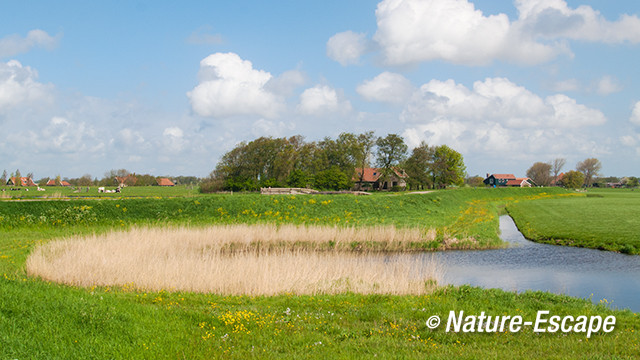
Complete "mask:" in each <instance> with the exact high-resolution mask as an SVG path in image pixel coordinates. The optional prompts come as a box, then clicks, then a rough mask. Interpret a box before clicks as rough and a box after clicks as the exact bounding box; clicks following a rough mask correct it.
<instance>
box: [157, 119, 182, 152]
mask: <svg viewBox="0 0 640 360" xmlns="http://www.w3.org/2000/svg"><path fill="white" fill-rule="evenodd" d="M162 142H163V145H164V148H165V150H167V151H168V152H170V153H175V152H180V151H182V149H183V147H184V144H185V141H184V132H183V131H182V129H180V128H179V127H177V126H174V127H168V128H166V129H164V131H163V132H162ZM161 153H165V152H164V151H161ZM165 155H166V153H165Z"/></svg>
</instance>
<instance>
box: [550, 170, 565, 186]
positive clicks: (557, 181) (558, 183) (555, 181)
mask: <svg viewBox="0 0 640 360" xmlns="http://www.w3.org/2000/svg"><path fill="white" fill-rule="evenodd" d="M562 178H564V173H560V174H558V177H556V178H555V179H553V180H551V186H562Z"/></svg>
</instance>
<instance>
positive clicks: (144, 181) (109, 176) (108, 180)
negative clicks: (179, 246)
mask: <svg viewBox="0 0 640 360" xmlns="http://www.w3.org/2000/svg"><path fill="white" fill-rule="evenodd" d="M22 176H23V175H22V174H21V173H20V169H17V170H16V171H15V172H12V173H11V174H8V173H7V170H4V171H3V172H2V175H0V185H4V184H6V183H7V181H8V180H9V179H10V178H14V177H15V178H20V177H22ZM25 177H27V178H30V179H32V180H33V181H34V182H35V183H36V184H37V185H38V186H45V185H46V184H47V183H48V182H49V181H50V180H54V183H55V185H57V186H59V185H61V184H62V182H63V181H65V182H67V183H69V184H70V185H72V186H79V187H86V186H117V185H118V184H119V183H118V181H117V180H116V177H119V178H125V177H128V180H127V181H125V184H126V185H127V186H151V185H156V184H157V183H156V179H158V178H159V177H158V176H154V175H150V174H136V173H135V172H129V171H128V170H126V169H117V170H116V169H113V170H110V171H108V172H106V173H105V174H104V176H103V177H102V178H100V179H98V178H97V177H96V178H93V177H92V176H91V175H90V174H85V175H83V176H81V177H78V178H67V177H64V178H63V177H61V176H60V175H56V176H55V177H43V178H41V179H38V180H37V181H36V180H35V179H34V178H33V173H31V172H29V173H27V174H26V175H25ZM167 177H168V178H169V179H171V181H173V182H174V183H175V184H182V185H197V184H199V183H200V181H201V180H202V179H200V178H198V177H196V176H167Z"/></svg>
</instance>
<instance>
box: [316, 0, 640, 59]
mask: <svg viewBox="0 0 640 360" xmlns="http://www.w3.org/2000/svg"><path fill="white" fill-rule="evenodd" d="M515 5H516V8H517V10H518V18H517V19H515V20H511V19H509V17H508V16H507V15H506V14H503V13H500V14H496V15H488V16H487V15H484V14H483V13H482V11H481V10H479V9H476V8H475V6H474V4H473V3H472V2H470V1H469V0H383V1H381V2H380V3H379V4H378V7H377V9H376V19H377V26H378V27H377V31H376V33H375V34H374V36H373V40H374V41H375V43H376V47H377V48H378V49H380V51H381V53H382V58H383V61H384V63H386V64H387V65H393V66H402V65H411V64H416V63H420V62H424V61H431V60H444V61H447V62H451V63H455V64H463V65H487V64H490V63H491V62H492V61H495V60H503V61H509V62H513V63H519V64H526V65H534V64H540V63H544V62H547V61H549V60H551V59H554V58H555V57H557V56H558V55H560V54H567V55H569V56H572V53H571V50H570V49H569V45H568V41H569V40H582V41H592V42H604V43H623V42H629V43H634V44H635V43H638V42H640V19H639V18H638V17H637V16H635V15H633V16H630V15H622V16H621V17H620V18H619V19H618V20H617V21H609V20H607V19H605V18H604V17H603V16H602V15H601V14H600V13H599V12H598V11H596V10H594V9H593V8H591V7H589V6H585V5H583V6H580V7H578V8H576V9H572V8H570V7H569V6H568V5H567V3H566V1H565V0H517V1H516V2H515ZM371 48H373V46H371V45H367V39H366V37H365V35H364V34H358V33H354V32H351V31H346V32H342V33H338V34H336V35H334V36H333V37H331V39H330V40H329V42H328V43H327V54H328V55H329V57H330V58H332V59H334V60H336V61H339V62H340V63H341V64H343V65H346V64H350V63H355V62H357V61H358V59H359V57H360V56H361V55H362V53H363V52H364V51H366V49H371Z"/></svg>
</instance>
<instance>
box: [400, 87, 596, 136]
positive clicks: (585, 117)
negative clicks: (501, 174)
mask: <svg viewBox="0 0 640 360" xmlns="http://www.w3.org/2000/svg"><path fill="white" fill-rule="evenodd" d="M441 117H444V118H448V119H462V120H466V121H481V120H485V119H492V120H493V121H496V122H499V123H501V124H503V125H504V126H507V127H510V128H530V127H539V126H549V127H554V128H576V127H581V126H593V125H601V124H603V123H604V122H605V121H606V118H605V116H604V114H602V112H600V111H599V110H596V109H591V108H588V107H586V106H584V105H581V104H577V103H576V101H575V100H574V99H572V98H569V97H568V96H566V95H562V94H557V95H552V96H548V97H546V98H544V99H543V98H541V97H540V96H538V95H536V94H534V93H532V92H531V91H529V90H527V89H526V88H524V87H522V86H518V85H516V84H514V83H512V82H511V81H509V80H508V79H505V78H488V79H486V80H484V81H476V82H475V83H474V84H473V88H472V89H468V88H467V87H465V86H464V85H462V84H456V83H455V81H453V80H447V81H439V80H432V81H430V82H429V83H427V84H425V85H423V86H421V87H420V89H419V90H418V91H417V92H416V93H414V95H413V96H412V99H411V101H410V103H409V104H408V105H407V108H406V109H405V110H404V111H403V113H402V119H403V120H405V121H408V122H416V121H418V122H419V121H424V119H433V118H441Z"/></svg>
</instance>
